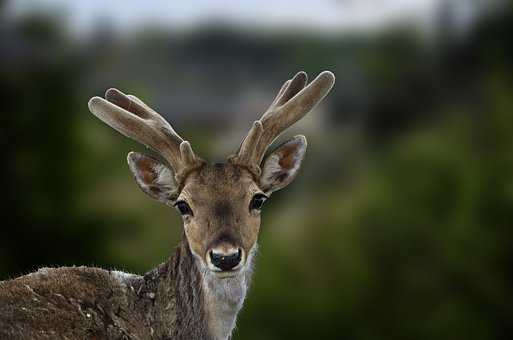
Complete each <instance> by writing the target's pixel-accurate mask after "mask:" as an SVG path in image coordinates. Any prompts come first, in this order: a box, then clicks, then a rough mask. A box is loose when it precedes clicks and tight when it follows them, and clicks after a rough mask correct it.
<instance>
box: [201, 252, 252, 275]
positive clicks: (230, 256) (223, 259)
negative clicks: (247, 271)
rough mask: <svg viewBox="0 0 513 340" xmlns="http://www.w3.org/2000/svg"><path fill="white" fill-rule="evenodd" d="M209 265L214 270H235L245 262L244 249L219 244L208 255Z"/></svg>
mask: <svg viewBox="0 0 513 340" xmlns="http://www.w3.org/2000/svg"><path fill="white" fill-rule="evenodd" d="M207 258H208V260H207V261H208V262H209V267H211V269H212V270H214V271H223V272H224V271H234V270H237V269H238V268H239V267H240V265H241V264H242V263H243V259H244V250H243V249H242V248H235V247H223V246H218V247H215V248H212V249H210V251H209V252H208V255H207Z"/></svg>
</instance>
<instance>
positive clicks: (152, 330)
mask: <svg viewBox="0 0 513 340" xmlns="http://www.w3.org/2000/svg"><path fill="white" fill-rule="evenodd" d="M334 82H335V78H334V76H333V74H332V73H331V72H327V71H326V72H322V73H321V74H320V75H319V76H318V77H317V78H316V79H315V80H313V81H312V82H311V83H310V84H309V85H308V86H307V76H306V74H305V73H304V72H299V73H298V74H296V75H295V76H294V77H293V78H292V79H290V80H288V81H286V82H285V84H284V85H283V86H282V88H281V90H280V91H279V93H278V95H277V96H276V98H275V99H274V101H273V102H272V104H271V106H270V107H269V109H268V110H267V111H266V112H265V114H264V115H263V116H262V117H261V118H260V120H257V121H255V122H254V123H253V126H252V127H251V129H250V130H249V133H248V134H247V136H246V137H245V139H244V140H243V141H242V143H241V145H240V147H239V150H238V152H237V153H236V154H234V155H232V156H229V157H228V158H227V161H226V162H225V163H215V164H209V163H207V162H205V161H204V160H202V159H201V158H199V157H198V156H196V155H195V154H194V152H193V151H192V148H191V145H190V144H189V142H187V141H184V140H183V139H182V138H181V137H180V136H179V135H178V134H177V133H176V132H175V131H174V130H173V128H172V127H171V126H170V125H169V124H168V122H167V121H166V120H164V119H163V118H162V117H161V116H160V115H159V114H158V113H157V112H155V111H154V110H152V109H151V108H150V107H148V106H147V105H146V104H144V103H143V102H142V101H141V100H139V99H138V98H136V97H134V96H132V95H125V94H123V93H122V92H120V91H118V90H116V89H110V90H108V91H107V92H106V94H105V99H103V98H99V97H94V98H92V99H91V100H90V101H89V109H90V110H91V112H92V113H93V114H94V115H95V116H96V117H98V118H100V119H101V120H102V121H104V122H105V123H106V124H108V125H110V126H111V127H112V128H114V129H116V130H118V131H119V132H121V133H122V134H124V135H125V136H127V137H130V138H133V139H135V140H136V141H138V142H140V143H142V144H144V145H146V146H148V147H150V148H152V149H153V150H155V151H156V152H158V153H159V154H160V155H161V156H162V158H163V159H164V160H165V162H163V161H160V160H158V159H157V158H154V157H150V156H146V155H143V154H141V153H137V152H131V153H129V154H128V165H129V167H130V170H131V171H132V173H133V175H134V177H135V180H136V182H137V184H139V186H140V187H141V189H142V190H143V191H144V192H145V193H146V194H148V195H149V196H150V197H152V198H154V199H156V200H158V201H160V202H162V203H164V204H166V205H168V206H173V207H176V208H177V209H178V211H179V212H180V214H181V215H182V217H183V224H184V228H183V229H184V236H183V239H182V242H181V243H180V245H179V246H178V247H177V249H176V252H175V254H174V255H173V256H172V257H171V258H170V259H169V260H168V261H167V262H165V263H163V264H161V265H159V266H158V267H157V268H155V269H153V270H151V271H150V272H148V273H147V274H145V275H144V276H138V275H134V274H127V273H122V272H118V271H109V270H103V269H99V268H87V267H71V268H69V267H66V268H51V269H50V268H43V269H40V270H39V271H37V272H35V273H32V274H29V275H26V276H22V277H19V278H17V279H14V280H10V281H3V282H0V338H2V339H6V338H9V339H10V338H15V339H19V338H23V339H55V338H59V339H106V338H108V339H153V338H155V339H228V338H230V336H231V333H232V330H233V329H234V327H235V321H236V317H237V313H238V312H239V310H240V309H241V307H242V304H243V302H244V298H245V296H246V293H247V290H248V287H249V283H250V280H251V273H252V263H253V260H254V257H255V253H256V248H257V237H258V232H259V229H260V209H261V208H262V204H263V203H264V202H265V200H266V199H267V198H268V197H269V196H270V195H271V193H272V192H274V191H276V190H279V189H282V188H284V187H285V186H286V185H287V184H289V183H290V182H291V181H292V180H293V179H294V178H295V177H296V175H297V173H298V169H299V167H300V165H301V162H302V160H303V157H304V155H305V151H306V139H305V137H304V136H296V137H294V138H292V139H290V140H289V141H287V142H286V143H284V144H282V145H281V146H279V147H278V148H277V149H275V150H274V151H273V152H272V153H271V154H270V155H269V156H267V158H266V159H265V161H263V162H262V160H263V156H264V154H265V152H266V149H267V148H268V146H269V145H270V144H271V143H272V142H273V140H275V139H276V137H277V136H278V135H279V134H280V133H281V132H282V131H284V130H285V129H286V128H288V127H289V126H291V125H292V124H293V123H295V122H296V121H298V120H299V119H301V118H302V117H303V116H305V115H306V114H307V113H308V112H309V111H310V110H311V109H312V108H313V107H314V106H315V105H317V104H318V103H319V102H320V101H321V100H322V99H323V98H324V97H325V96H326V95H327V93H328V92H329V91H330V90H331V88H332V86H333V84H334ZM261 163H262V165H261Z"/></svg>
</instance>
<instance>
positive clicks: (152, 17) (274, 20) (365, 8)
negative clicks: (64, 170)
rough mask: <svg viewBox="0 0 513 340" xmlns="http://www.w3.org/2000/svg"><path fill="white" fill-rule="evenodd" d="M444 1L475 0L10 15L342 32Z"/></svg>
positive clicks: (117, 2)
mask: <svg viewBox="0 0 513 340" xmlns="http://www.w3.org/2000/svg"><path fill="white" fill-rule="evenodd" d="M442 1H451V2H453V3H459V4H460V5H461V6H459V7H460V9H461V10H460V11H459V12H460V13H461V14H462V15H463V17H465V15H467V16H468V15H469V13H467V14H465V13H466V12H465V8H466V10H467V12H468V11H469V10H471V8H472V6H471V5H470V4H471V3H472V2H475V1H476V0H474V1H473V0H293V1H290V0H288V1H285V0H272V1H262V0H238V1H237V0H187V1H173V0H73V1H70V0H12V1H10V3H8V11H9V13H10V14H11V15H15V16H16V15H20V14H23V13H27V12H30V11H41V10H44V11H50V12H56V13H58V14H59V15H61V16H63V17H64V18H65V21H66V22H67V23H68V24H69V25H70V26H71V28H72V30H73V31H75V32H79V33H84V32H89V31H92V30H94V27H95V26H96V25H98V24H100V23H108V24H109V26H111V27H112V28H114V29H117V30H120V31H130V30H134V29H137V28H140V27H141V26H144V25H148V24H151V25H156V26H160V27H169V28H175V29H188V28H194V27H196V26H198V25H201V24H204V23H207V22H209V21H216V22H221V23H225V24H229V25H234V26H240V27H244V28H248V27H251V28H259V29H279V28H290V27H301V28H302V29H303V30H312V31H321V32H340V31H347V30H369V29H370V30H372V29H375V28H379V27H382V26H383V25H387V24H391V23H397V22H404V21H406V22H410V23H417V24H421V25H425V24H428V23H429V22H430V20H431V19H432V16H433V14H434V13H435V12H436V10H437V8H438V5H440V3H441V2H442Z"/></svg>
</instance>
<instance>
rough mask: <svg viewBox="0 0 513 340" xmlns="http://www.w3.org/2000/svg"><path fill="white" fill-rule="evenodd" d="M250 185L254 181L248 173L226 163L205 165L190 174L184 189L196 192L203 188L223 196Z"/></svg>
mask: <svg viewBox="0 0 513 340" xmlns="http://www.w3.org/2000/svg"><path fill="white" fill-rule="evenodd" d="M250 183H254V180H253V176H252V175H251V173H250V172H249V171H247V170H246V169H244V168H242V167H240V166H238V165H235V164H232V163H230V162H226V163H212V164H205V165H204V166H203V167H202V168H201V169H199V170H198V171H196V172H194V173H192V174H190V176H189V177H188V178H187V181H186V184H185V187H189V186H194V187H195V189H196V190H198V189H201V188H203V189H204V190H208V191H209V192H210V193H212V192H216V193H219V194H223V193H226V192H232V193H233V192H234V191H240V190H241V189H244V188H245V187H247V186H248V185H250Z"/></svg>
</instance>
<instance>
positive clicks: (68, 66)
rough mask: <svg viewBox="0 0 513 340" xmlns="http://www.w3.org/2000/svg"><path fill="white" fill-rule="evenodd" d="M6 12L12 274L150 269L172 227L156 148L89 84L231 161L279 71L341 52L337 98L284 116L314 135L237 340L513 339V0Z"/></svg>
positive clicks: (2, 68) (276, 201)
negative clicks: (131, 133) (127, 97)
mask: <svg viewBox="0 0 513 340" xmlns="http://www.w3.org/2000/svg"><path fill="white" fill-rule="evenodd" d="M417 5H418V6H417ZM223 6H224V7H223ZM416 6H417V7H416ZM209 13H214V14H213V15H209ZM269 13H272V14H273V15H269ZM0 19H1V20H0V41H1V44H0V93H1V98H2V100H1V118H0V119H1V122H2V123H1V124H0V126H1V127H0V129H1V130H0V145H1V159H2V160H1V166H0V181H1V188H2V195H1V201H0V203H1V227H0V228H1V229H0V279H8V278H12V277H15V276H17V275H21V274H24V273H28V272H30V271H32V270H35V269H37V268H38V267H40V266H57V265H73V264H84V265H95V266H102V267H106V268H118V269H122V270H127V271H132V272H136V273H144V272H145V271H148V270H149V269H151V268H152V267H153V266H155V265H157V264H159V263H160V262H162V261H164V260H165V259H166V258H167V257H168V256H169V254H171V253H172V252H173V247H174V246H175V245H176V244H177V243H178V242H179V238H180V236H181V221H180V218H179V217H178V216H177V214H176V213H175V212H174V211H171V210H169V209H168V208H166V207H164V206H161V205H159V204H158V203H155V202H153V201H151V200H150V199H149V198H147V197H146V196H145V195H144V194H143V193H142V192H140V191H139V189H138V188H137V186H136V184H135V183H134V182H133V180H132V177H131V174H130V173H129V171H128V168H127V166H126V161H125V157H126V154H127V153H128V152H129V151H130V150H143V149H144V148H143V147H141V146H140V145H137V144H136V143H133V142H131V141H130V140H128V139H126V138H124V137H122V136H121V135H119V134H118V133H116V132H115V131H113V130H112V129H110V128H108V127H107V126H105V125H104V124H102V123H101V122H100V121H98V120H97V119H96V118H94V117H93V116H92V115H91V114H90V113H89V112H88V110H87V105H86V104H87V101H88V99H89V98H90V97H92V96H94V95H101V94H102V93H103V92H104V91H105V89H107V88H108V87H118V88H120V89H122V90H124V91H126V92H129V93H134V94H136V95H137V96H139V97H141V98H143V99H144V100H145V101H147V102H148V103H150V104H151V105H152V106H153V107H155V108H156V109H157V110H158V111H159V112H161V113H162V114H164V115H165V117H166V118H167V119H168V120H169V121H171V122H172V124H173V126H174V127H175V128H176V130H177V131H179V133H180V134H181V135H182V136H185V137H186V138H187V139H189V140H191V141H192V142H193V145H194V147H195V150H196V151H197V152H198V153H199V154H201V155H202V156H203V157H205V158H207V159H211V160H218V159H222V157H223V156H224V155H225V154H227V153H229V152H230V151H233V150H234V149H235V148H236V147H237V145H238V143H239V141H240V140H241V138H242V137H243V136H244V134H245V132H246V131H247V129H248V128H249V126H250V123H251V122H252V121H253V120H254V119H255V118H256V117H257V116H258V115H259V114H261V113H262V112H263V110H265V108H266V107H267V105H268V104H269V103H270V102H271V101H272V98H273V97H274V94H275V92H276V91H277V90H278V88H279V87H280V85H281V84H282V83H283V81H284V80H286V79H288V78H289V77H291V75H293V74H294V73H295V72H297V71H298V70H305V71H307V72H308V73H309V74H310V75H311V76H314V75H316V74H317V73H318V72H320V71H322V70H324V69H329V70H332V71H333V72H335V74H336V75H337V84H336V85H335V88H334V90H333V91H332V93H331V94H330V95H329V97H328V98H327V99H326V100H325V102H324V103H323V105H322V106H320V107H318V108H317V109H316V110H315V112H313V113H312V114H310V115H309V116H308V118H307V119H305V121H304V122H301V123H300V124H298V126H296V127H294V128H293V129H290V130H289V131H288V132H287V133H285V136H284V138H285V137H289V136H292V135H293V134H295V133H303V134H305V135H307V138H308V139H309V150H308V153H307V156H306V162H305V163H304V168H303V169H302V171H301V174H300V176H299V177H298V179H297V180H296V181H295V182H294V183H293V184H292V185H291V186H290V187H289V188H288V189H287V190H284V191H283V192H279V193H277V194H275V195H273V198H272V200H271V201H270V202H269V203H268V204H267V205H266V207H265V211H264V212H263V221H262V231H261V235H260V254H259V256H258V260H257V269H256V275H255V277H254V282H253V286H252V288H251V291H250V294H249V296H248V299H247V301H246V304H245V306H244V309H243V311H242V313H241V315H240V318H239V322H238V325H237V329H236V332H235V338H236V339H320V338H324V339H335V338H347V339H365V340H371V339H468V340H470V339H502V338H504V339H507V338H509V337H510V336H511V334H513V322H512V317H513V274H512V273H513V271H512V270H511V268H512V266H513V228H512V221H513V41H512V39H513V6H511V5H509V3H502V2H499V1H465V0H461V1H460V0H453V1H443V0H411V1H401V0H387V1H383V2H372V1H367V0H362V1H359V2H358V1H319V2H314V1H310V2H307V1H297V2H289V3H287V2H285V1H281V0H276V1H273V4H260V3H258V2H256V1H248V3H246V4H241V3H238V2H232V1H221V2H219V3H218V4H217V5H212V3H208V4H207V2H205V1H191V2H187V4H180V5H178V4H172V2H165V1H155V2H151V1H150V2H144V1H130V2H121V1H111V2H101V1H97V0H95V1H85V0H79V1H74V2H66V1H57V0H54V1H51V0H45V1H43V0H40V1H0Z"/></svg>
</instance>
